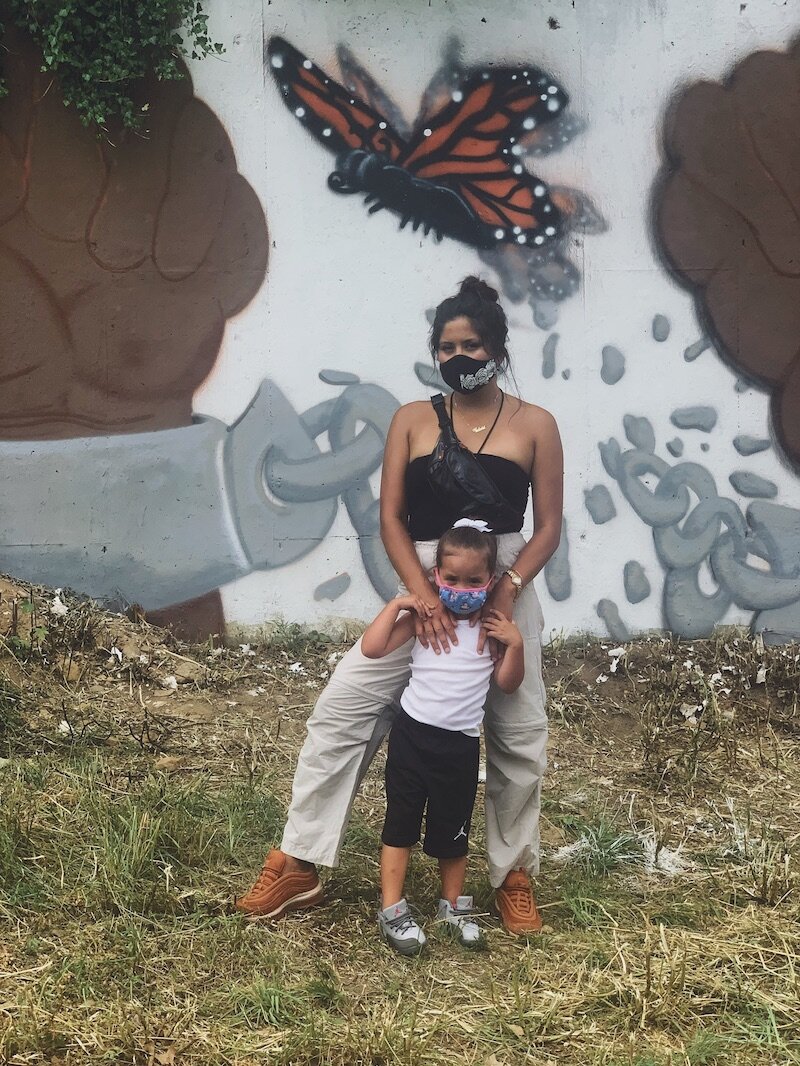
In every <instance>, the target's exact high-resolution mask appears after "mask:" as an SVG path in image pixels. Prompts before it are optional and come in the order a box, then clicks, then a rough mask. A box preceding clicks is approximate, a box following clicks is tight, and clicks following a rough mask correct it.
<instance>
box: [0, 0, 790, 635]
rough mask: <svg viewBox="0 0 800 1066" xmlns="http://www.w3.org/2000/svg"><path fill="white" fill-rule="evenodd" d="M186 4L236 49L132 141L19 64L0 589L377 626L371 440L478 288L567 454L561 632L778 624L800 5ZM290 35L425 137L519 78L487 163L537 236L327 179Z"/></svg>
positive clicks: (4, 215) (429, 199)
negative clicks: (536, 94) (513, 124)
mask: <svg viewBox="0 0 800 1066" xmlns="http://www.w3.org/2000/svg"><path fill="white" fill-rule="evenodd" d="M209 10H210V14H211V26H212V28H213V32H214V34H215V35H216V37H217V38H218V39H221V40H222V41H224V43H225V45H226V49H227V50H226V53H225V55H224V56H223V57H222V58H221V59H219V60H216V59H214V60H207V61H205V62H204V63H202V64H195V65H193V66H192V70H191V78H192V81H193V88H192V83H191V82H189V81H187V82H185V83H183V84H182V85H181V86H180V87H174V86H167V87H164V88H163V89H162V90H161V92H160V93H159V95H158V99H157V100H156V101H155V105H156V106H155V107H154V109H153V119H152V136H151V137H150V138H149V140H147V141H143V142H142V141H140V140H131V139H128V140H127V141H125V142H121V143H119V144H116V145H114V146H111V145H108V144H104V145H100V146H98V145H97V144H96V143H94V142H92V141H91V139H87V137H86V136H85V135H84V134H82V133H81V131H80V130H79V129H78V128H77V127H76V126H75V125H74V122H73V119H72V117H71V116H69V115H68V114H66V113H65V112H64V111H63V110H59V109H58V108H56V107H55V106H54V103H53V98H52V97H51V96H48V97H44V99H43V100H42V99H40V97H41V93H40V92H39V91H38V89H37V85H40V81H37V78H38V75H36V73H35V63H33V62H32V61H31V60H30V58H28V57H27V54H26V52H25V46H24V44H23V43H21V42H20V43H19V45H18V48H17V50H16V52H15V53H14V55H15V56H16V57H17V58H15V59H12V66H13V63H16V64H17V66H16V68H14V70H12V96H11V98H10V102H6V103H4V104H3V105H1V106H2V110H0V128H2V130H3V131H4V140H3V146H2V147H3V154H2V156H0V167H2V168H4V173H5V174H6V175H7V178H6V181H5V182H4V183H3V188H4V189H8V188H11V189H12V191H13V194H7V193H4V194H3V195H4V196H5V199H6V202H5V203H4V204H0V207H2V210H1V211H0V288H2V311H0V376H1V377H2V380H3V381H4V382H5V384H4V395H5V400H6V402H5V404H4V405H3V407H4V411H3V413H2V414H1V415H0V438H2V439H0V454H1V455H2V456H3V458H4V461H3V463H2V467H0V469H2V475H0V476H2V478H3V490H4V491H3V497H4V505H3V506H4V521H3V524H2V528H3V535H2V544H0V569H3V570H6V571H8V572H11V573H13V574H15V575H16V576H18V577H24V578H29V579H31V580H42V581H47V582H50V583H52V584H54V585H71V586H73V587H75V588H79V589H82V590H84V591H87V592H89V593H91V594H93V595H97V596H101V597H105V598H107V599H110V600H112V601H114V600H116V601H117V602H123V603H124V602H138V603H140V604H141V605H142V606H143V607H145V609H147V610H149V611H156V612H161V613H160V614H157V617H159V618H165V619H166V618H174V617H182V618H183V619H184V621H187V622H188V623H189V625H190V626H192V627H193V628H195V629H196V630H198V631H202V630H203V629H205V630H206V631H208V630H209V629H215V628H219V627H220V625H221V624H222V618H223V614H224V618H225V619H227V621H228V622H235V623H240V624H244V625H251V624H252V625H258V624H260V623H261V622H263V621H264V620H265V619H269V618H271V617H273V616H275V615H276V614H280V615H283V616H284V617H286V618H289V619H292V620H299V621H313V622H316V623H319V622H320V621H321V620H323V619H325V618H332V617H339V616H346V617H357V618H366V617H369V616H370V615H372V614H373V613H374V612H375V610H376V609H377V608H378V607H379V605H380V602H381V597H382V596H386V595H389V594H390V591H391V588H392V582H393V578H392V574H391V570H390V568H389V566H388V564H387V561H386V559H385V556H384V555H383V552H382V549H381V546H380V542H379V539H378V538H377V536H376V533H377V525H376V518H377V511H376V502H375V501H376V499H377V491H378V469H379V464H380V458H381V450H382V444H383V438H384V434H385V430H386V427H387V425H388V421H389V420H390V418H391V415H392V412H393V410H394V409H395V408H396V406H397V405H398V404H400V403H404V402H407V401H409V400H412V399H419V398H421V397H424V396H426V395H429V394H430V393H431V391H432V389H431V388H430V387H429V385H430V377H429V375H430V358H429V356H428V354H427V346H426V334H427V328H428V321H427V318H426V312H428V311H429V310H430V309H431V308H432V307H433V306H434V305H435V304H436V303H437V302H438V301H439V300H441V299H442V298H443V297H444V296H446V295H448V294H450V293H451V292H452V291H453V290H454V288H455V286H456V284H457V282H458V281H459V280H460V278H461V277H463V276H464V275H465V274H468V273H480V274H482V275H483V276H484V277H486V278H487V280H489V281H490V282H491V283H492V284H495V285H496V286H497V287H498V288H500V289H501V290H502V292H503V295H504V300H505V302H506V306H507V308H508V311H509V317H510V320H511V323H512V328H511V350H512V355H513V358H514V366H515V374H516V381H517V382H518V385H519V389H520V392H521V394H522V395H523V397H525V398H526V399H529V400H531V401H533V402H536V403H539V404H542V405H543V406H545V407H547V408H548V409H550V410H551V411H552V412H553V413H554V414H555V415H556V417H557V418H558V420H559V423H560V426H561V430H562V435H563V438H564V442H565V452H566V507H565V514H566V517H565V530H564V536H563V538H562V545H561V548H560V549H559V553H558V555H557V556H556V558H555V559H554V561H553V562H552V564H551V565H550V566H549V567H548V571H547V573H546V575H544V576H543V577H540V579H539V582H538V584H539V591H540V595H541V597H542V600H543V604H544V608H545V616H546V620H547V626H548V630H551V631H564V632H573V631H576V630H584V629H590V630H594V631H597V632H601V633H602V632H608V633H609V634H610V635H611V636H612V637H613V638H614V639H615V640H616V639H623V638H624V637H625V635H626V634H627V633H628V632H634V631H637V630H641V629H646V628H651V627H666V628H668V629H670V630H672V631H673V632H676V633H678V634H682V635H685V636H696V635H701V634H704V633H707V632H709V631H710V629H711V628H712V627H713V625H714V624H715V623H716V622H720V621H724V622H734V621H735V622H741V623H745V624H747V625H750V626H752V627H753V628H754V629H756V630H762V629H763V630H765V631H766V633H767V634H770V635H772V636H773V637H774V638H775V639H779V638H783V639H786V638H787V637H791V636H795V637H796V636H798V635H800V510H799V508H800V477H799V476H798V475H799V474H800V428H798V427H800V418H799V417H798V414H800V360H799V357H798V348H797V337H798V335H799V333H800V331H799V330H798V325H800V322H798V321H797V318H798V316H800V311H799V310H798V308H800V300H798V298H797V296H798V292H797V290H798V287H800V280H798V279H800V261H798V251H797V249H798V248H799V247H800V243H798V226H800V222H798V219H799V218H800V210H799V209H800V156H798V154H797V149H796V146H795V145H796V130H797V120H798V109H799V108H800V96H799V94H800V58H798V53H797V52H792V51H791V43H792V38H793V35H794V33H795V32H796V31H797V29H798V24H800V20H797V19H795V20H794V21H793V19H792V16H791V13H790V9H789V7H787V6H786V5H785V4H783V3H781V2H778V0H774V2H772V3H767V2H763V3H759V4H758V5H755V4H752V3H750V4H742V3H739V2H736V3H732V2H730V0H710V2H709V3H707V4H706V5H703V6H702V7H699V6H698V5H697V4H696V3H691V2H689V0H670V2H668V3H667V2H657V0H650V2H647V0H638V2H633V0H631V2H630V3H625V4H611V3H608V4H602V3H594V4H589V3H582V2H580V0H579V2H578V3H576V4H574V5H573V4H572V2H571V0H551V2H549V3H547V2H544V0H540V2H522V0H513V2H512V0H495V2H494V3H492V4H485V3H484V4H480V3H474V2H472V0H459V2H458V3H454V2H446V0H431V3H430V4H426V3H422V2H421V0H401V2H396V0H393V2H392V3H388V2H387V3H384V4H376V3H374V2H367V0H358V2H354V0H331V2H329V3H321V2H319V3H318V2H314V0H303V2H302V3H297V2H291V3H290V2H288V0H286V2H284V0H270V2H268V3H267V2H264V3H263V4H262V5H261V6H259V5H258V4H257V3H253V2H251V0H225V2H224V3H223V2H222V0H219V2H215V0H212V2H211V3H210V4H209ZM278 36H279V37H280V38H282V39H284V40H285V41H287V42H289V44H290V45H291V46H293V47H294V48H296V49H299V50H300V52H302V53H303V55H304V56H307V57H309V60H310V61H311V62H312V63H313V64H314V66H312V67H311V68H310V70H311V72H312V74H313V73H314V71H315V68H320V69H321V71H323V72H324V73H325V75H326V76H327V77H328V78H329V79H333V80H334V81H335V82H338V83H343V84H346V85H347V90H348V91H346V92H345V93H344V95H345V96H346V97H347V99H350V98H352V99H354V100H355V101H357V102H358V101H359V100H362V99H363V100H365V101H366V102H367V103H369V104H370V105H371V107H372V108H373V109H375V110H377V111H380V112H381V113H382V114H383V115H384V116H385V118H386V120H387V124H388V125H389V126H393V127H394V128H395V129H396V130H397V131H398V134H400V135H401V136H405V137H406V138H408V137H413V130H414V128H415V126H416V125H417V123H416V119H417V115H418V112H419V111H420V107H421V104H422V105H423V107H427V109H428V117H426V118H424V119H423V121H422V122H421V123H420V125H421V126H422V127H425V125H426V123H428V125H429V126H430V125H433V126H434V127H435V124H436V123H435V120H431V117H430V116H431V114H435V113H436V108H437V106H438V105H439V103H440V102H441V101H442V100H445V101H447V102H449V101H450V100H452V99H453V94H454V93H455V94H458V93H461V92H463V91H466V90H468V89H469V87H470V86H472V85H473V84H474V82H473V80H471V79H477V78H479V77H480V75H481V73H482V72H486V73H488V74H489V75H490V80H491V83H492V84H493V85H495V84H496V85H500V86H502V85H506V88H507V89H508V91H510V88H509V87H510V86H511V82H510V81H508V80H507V79H510V78H511V77H512V75H513V74H514V72H516V73H517V74H518V75H519V76H520V77H524V78H526V79H531V80H534V81H535V80H536V79H538V78H539V77H541V78H542V79H543V84H542V87H541V88H542V95H543V96H544V97H545V98H546V99H545V102H543V103H542V102H540V103H538V104H536V105H535V106H536V108H537V110H536V111H535V112H534V111H532V110H531V109H528V110H526V111H525V112H524V114H525V115H528V114H534V113H535V115H536V123H535V128H533V129H529V128H527V127H526V128H525V129H524V130H517V132H518V134H519V136H518V137H517V138H515V142H514V145H511V144H510V143H509V144H506V145H505V147H506V148H508V149H509V152H508V153H506V154H505V155H504V154H503V153H502V149H501V148H500V146H499V145H498V150H497V154H496V160H497V165H498V166H499V167H501V168H503V167H505V168H506V172H507V173H508V174H509V176H510V177H511V176H512V175H513V173H514V172H513V168H514V167H515V166H522V167H524V168H525V170H527V171H528V172H530V173H532V174H534V175H535V176H536V179H537V180H536V182H533V181H528V179H527V178H526V177H525V175H524V174H523V176H522V178H521V179H520V180H521V185H522V186H524V187H526V188H530V189H533V188H534V187H537V188H538V187H541V191H540V192H539V193H537V197H538V199H537V204H538V206H536V207H535V210H537V211H538V210H540V209H541V208H542V205H543V204H545V203H548V204H552V205H553V207H554V209H555V211H556V217H558V218H559V219H560V221H559V223H558V225H557V226H556V227H554V233H553V234H551V235H548V236H547V237H546V238H545V239H544V240H543V241H542V243H541V244H537V243H535V242H534V240H533V238H532V237H531V239H530V240H529V241H527V242H526V243H520V242H518V241H517V240H516V235H514V233H513V230H512V227H511V226H510V225H509V226H508V227H507V228H506V230H505V231H504V235H503V238H502V239H500V238H497V239H496V240H495V241H494V242H492V240H491V239H489V240H488V242H487V241H486V240H484V241H483V242H484V243H494V247H488V248H483V249H480V248H478V247H475V245H476V244H480V243H481V241H482V238H485V233H484V231H483V230H481V229H480V227H476V226H474V225H472V224H470V226H465V224H463V220H461V221H455V222H454V221H453V219H452V218H449V217H448V215H447V207H446V205H445V204H444V203H443V201H441V200H440V199H437V195H438V194H436V193H435V192H433V193H432V192H430V190H423V192H421V193H420V198H419V200H418V208H419V213H420V214H421V215H422V217H423V220H424V221H427V222H429V223H431V224H432V226H433V228H434V229H435V228H436V227H437V225H439V226H440V227H441V228H443V229H444V232H445V236H444V237H443V239H442V240H441V242H437V241H436V240H435V239H434V235H433V233H432V234H430V235H428V236H424V235H423V229H422V228H420V229H418V230H417V231H416V232H414V230H413V228H412V223H409V224H408V225H407V226H406V227H405V228H404V229H403V230H402V231H401V230H400V229H399V221H400V220H399V218H398V216H397V214H395V213H392V211H391V210H383V211H380V212H378V213H377V214H374V215H370V214H369V213H368V209H367V207H365V206H364V204H363V203H362V200H363V196H360V195H349V196H348V195H342V194H341V192H337V191H335V190H333V189H332V188H331V187H330V186H329V184H328V177H329V175H330V174H331V172H332V171H334V170H335V169H336V167H337V162H336V158H335V155H334V153H332V152H331V151H329V150H328V145H327V144H326V142H325V140H324V139H323V132H322V131H323V128H324V126H325V122H326V121H327V118H326V117H325V116H326V115H327V112H324V111H320V114H321V115H322V118H320V121H319V123H317V124H316V125H315V124H314V121H313V114H312V115H311V116H310V115H309V114H308V113H307V108H308V105H307V103H306V102H305V101H306V97H303V98H300V97H298V96H297V95H295V94H294V90H293V89H292V87H291V85H292V84H293V83H292V82H291V79H288V80H287V81H283V82H282V79H283V78H284V76H285V75H286V74H287V70H289V69H290V68H291V65H292V53H291V51H290V50H288V49H287V48H286V46H284V45H281V44H276V43H275V41H274V38H275V37H278ZM270 40H272V41H273V44H272V46H271V50H268V44H269V42H270ZM276 59H277V62H276ZM301 66H302V63H301ZM303 69H306V70H308V69H309V68H308V67H306V68H303ZM302 77H303V75H302V74H300V72H299V70H298V72H297V73H296V75H295V82H296V83H297V84H300V85H301V86H302ZM298 79H300V80H299V81H298ZM504 79H506V81H504ZM282 84H289V90H288V91H287V93H283V92H282ZM551 87H552V88H551ZM324 91H325V92H328V93H330V97H329V98H328V100H327V101H326V100H323V104H325V103H330V100H335V99H336V89H335V88H334V86H333V85H332V84H330V83H329V84H328V86H327V87H326V89H325V90H324ZM350 91H352V97H351V95H350ZM548 94H549V95H548ZM455 98H456V99H458V96H457V95H456V97H455ZM493 99H496V98H493ZM549 99H553V100H555V101H557V103H558V106H557V107H552V108H551V109H550V111H549V112H547V110H546V109H547V107H548V104H547V100H549ZM317 100H319V98H317ZM15 101H16V102H15ZM19 101H25V103H24V106H22V107H20V105H19ZM284 102H286V103H288V104H290V105H291V106H290V107H286V106H284ZM355 106H356V107H357V106H358V103H356V105H355ZM531 106H533V105H531ZM319 107H320V105H319V103H318V104H317V109H318V110H319ZM543 109H544V110H543ZM298 110H301V111H303V114H300V115H299V114H297V112H298ZM311 110H312V111H313V108H312V109H311ZM520 113H521V114H522V112H520ZM374 147H375V144H374V142H373V143H372V144H371V145H367V148H368V149H369V148H374ZM387 150H388V149H387ZM65 174H66V175H68V177H67V178H64V177H63V175H65ZM9 175H10V177H8V176H9ZM512 180H516V179H512ZM384 189H385V186H384ZM386 195H388V193H387V194H386ZM520 195H521V196H522V195H523V194H522V193H520ZM389 198H390V197H389ZM390 199H391V198H390ZM390 206H391V204H390ZM412 221H413V220H412ZM539 223H540V225H539V229H538V230H537V231H536V232H537V233H540V234H544V233H545V232H546V223H547V219H546V217H545V216H544V215H543V214H540V215H539ZM499 229H500V230H502V229H503V227H502V226H500V227H499ZM532 232H533V230H531V233H532ZM448 233H449V234H450V235H448ZM523 236H524V234H523ZM434 388H435V386H434ZM509 388H511V389H513V388H514V384H513V383H512V382H510V383H509ZM192 412H194V414H192ZM187 604H188V606H186V605H187ZM181 605H183V606H181Z"/></svg>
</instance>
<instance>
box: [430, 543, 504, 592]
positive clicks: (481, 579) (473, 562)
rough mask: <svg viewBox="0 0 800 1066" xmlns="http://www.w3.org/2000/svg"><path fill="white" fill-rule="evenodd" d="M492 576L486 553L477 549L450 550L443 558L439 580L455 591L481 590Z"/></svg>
mask: <svg viewBox="0 0 800 1066" xmlns="http://www.w3.org/2000/svg"><path fill="white" fill-rule="evenodd" d="M491 577H492V575H491V574H490V573H489V567H488V566H487V565H486V553H485V552H482V551H478V550H477V549H476V548H448V550H447V552H446V553H445V554H444V555H443V556H442V565H441V566H440V567H439V580H440V581H441V582H442V584H443V585H449V586H450V588H454V589H479V588H483V586H484V585H487V584H488V583H489V581H490V580H491Z"/></svg>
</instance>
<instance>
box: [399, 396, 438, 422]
mask: <svg viewBox="0 0 800 1066" xmlns="http://www.w3.org/2000/svg"><path fill="white" fill-rule="evenodd" d="M435 417H436V416H435V413H434V410H433V406H432V405H431V402H430V400H412V401H411V402H410V403H404V404H403V406H402V407H398V408H397V410H396V411H395V413H394V420H395V422H396V423H397V424H398V425H403V426H415V425H419V423H420V422H425V421H427V420H429V419H430V418H435Z"/></svg>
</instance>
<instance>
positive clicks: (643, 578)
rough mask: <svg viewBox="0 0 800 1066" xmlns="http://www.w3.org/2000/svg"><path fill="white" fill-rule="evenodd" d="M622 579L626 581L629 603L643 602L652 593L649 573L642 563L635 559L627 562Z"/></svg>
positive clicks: (626, 593)
mask: <svg viewBox="0 0 800 1066" xmlns="http://www.w3.org/2000/svg"><path fill="white" fill-rule="evenodd" d="M622 580H623V581H624V583H625V595H626V596H627V597H628V603H641V602H642V600H646V599H647V597H648V596H649V595H650V582H649V581H648V580H647V574H645V572H644V567H643V566H642V564H641V563H637V562H636V560H635V559H631V560H630V562H627V563H625V569H624V570H623V572H622Z"/></svg>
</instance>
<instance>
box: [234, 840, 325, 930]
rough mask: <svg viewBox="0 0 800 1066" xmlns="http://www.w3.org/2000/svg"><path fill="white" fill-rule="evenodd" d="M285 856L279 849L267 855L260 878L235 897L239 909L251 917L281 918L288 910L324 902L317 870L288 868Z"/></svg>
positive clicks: (300, 908) (303, 908)
mask: <svg viewBox="0 0 800 1066" xmlns="http://www.w3.org/2000/svg"><path fill="white" fill-rule="evenodd" d="M285 867H286V855H284V853H283V852H282V851H279V850H278V849H277V848H273V850H272V851H271V852H270V853H269V855H267V857H266V859H265V861H264V866H263V868H262V870H261V873H260V874H259V875H258V880H257V881H256V883H255V884H254V885H253V887H252V888H251V889H250V891H249V892H247V893H245V895H244V896H240V897H239V899H237V900H236V909H237V910H239V911H242V913H244V914H246V915H248V916H249V917H250V918H280V916H281V915H282V914H285V913H286V911H298V910H305V908H306V907H316V905H317V904H318V903H321V902H322V897H323V891H322V884H321V883H320V879H319V877H317V872H316V870H313V869H312V870H291V871H289V870H285Z"/></svg>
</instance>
